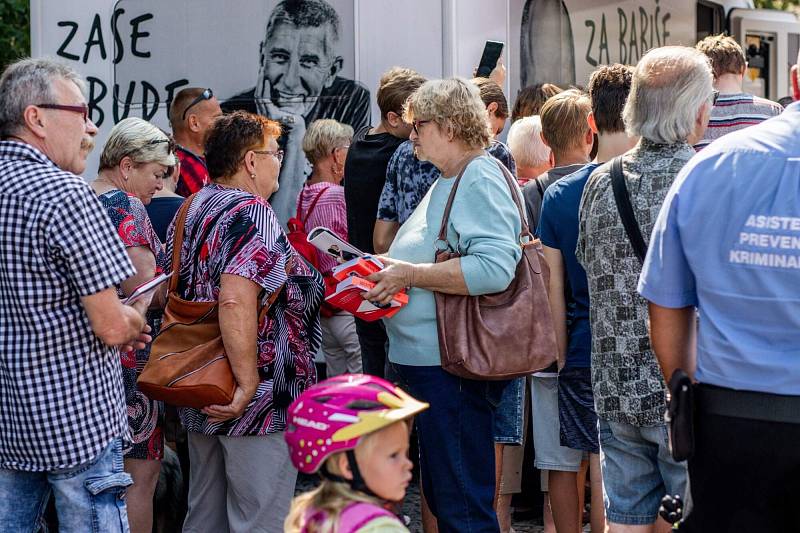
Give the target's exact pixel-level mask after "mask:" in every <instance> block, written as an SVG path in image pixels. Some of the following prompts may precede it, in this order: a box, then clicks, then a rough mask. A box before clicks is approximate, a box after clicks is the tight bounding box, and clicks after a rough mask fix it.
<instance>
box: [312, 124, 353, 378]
mask: <svg viewBox="0 0 800 533" xmlns="http://www.w3.org/2000/svg"><path fill="white" fill-rule="evenodd" d="M352 138H353V128H351V127H350V126H348V125H347V124H342V123H340V122H337V121H335V120H332V119H322V120H315V121H314V122H312V123H311V125H310V126H309V127H308V131H306V135H305V137H303V151H304V152H305V154H306V158H307V159H308V160H309V162H310V163H311V165H312V170H311V176H309V178H308V181H307V182H306V184H305V186H304V187H303V190H302V191H300V195H299V196H298V198H297V217H298V218H299V219H300V220H302V221H304V224H305V229H306V231H309V230H311V229H312V228H315V227H317V226H325V227H326V228H328V229H330V230H331V231H333V232H334V233H335V234H336V235H337V236H338V237H339V238H340V239H342V240H343V241H347V206H346V204H345V200H344V187H342V180H343V179H344V161H345V159H346V158H347V150H348V148H350V140H351V139H352ZM317 260H318V265H319V272H320V273H321V274H322V275H323V276H326V277H327V276H330V275H331V271H332V270H333V267H335V266H336V265H337V262H336V260H335V259H334V258H332V257H331V256H329V255H328V254H324V253H321V252H320V253H318V254H317ZM320 322H321V324H322V351H323V352H324V354H325V367H326V374H327V376H328V377H329V378H330V377H333V376H338V375H339V374H344V373H345V372H346V373H350V374H355V373H359V372H361V346H360V345H359V343H358V335H357V334H356V323H355V320H354V319H353V315H351V314H350V313H348V312H346V311H341V310H339V309H332V308H329V307H326V306H323V312H322V317H321V320H320Z"/></svg>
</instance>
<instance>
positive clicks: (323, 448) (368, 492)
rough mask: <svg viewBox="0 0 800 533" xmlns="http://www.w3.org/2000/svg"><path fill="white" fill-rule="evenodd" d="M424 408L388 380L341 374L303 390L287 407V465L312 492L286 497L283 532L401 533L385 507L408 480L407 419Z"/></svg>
mask: <svg viewBox="0 0 800 533" xmlns="http://www.w3.org/2000/svg"><path fill="white" fill-rule="evenodd" d="M427 408H428V404H426V403H423V402H420V401H418V400H416V399H414V398H412V397H411V396H409V395H408V394H407V393H405V392H404V391H403V390H402V389H400V388H399V387H396V386H394V385H392V384H391V383H389V382H388V381H386V380H384V379H381V378H378V377H375V376H368V375H363V374H345V375H341V376H337V377H335V378H331V379H328V380H325V381H323V382H321V383H318V384H317V385H314V386H313V387H310V388H309V389H308V390H306V391H305V392H304V393H303V394H301V395H300V397H298V398H297V399H296V400H295V401H294V403H292V405H290V406H289V414H288V416H289V419H288V421H287V428H286V433H285V438H286V443H287V444H288V445H289V454H290V456H291V460H292V464H294V466H295V467H296V468H297V469H298V470H299V471H300V472H303V473H306V474H312V473H315V472H318V473H319V474H320V476H321V477H322V483H321V484H320V486H319V487H317V488H316V489H314V490H313V491H310V492H308V493H306V494H302V495H300V496H298V497H296V498H295V499H294V501H293V502H292V508H291V510H290V511H289V516H288V517H287V518H286V522H285V524H284V531H286V532H291V533H368V532H373V531H374V532H377V531H380V532H381V533H395V532H396V533H405V532H407V531H408V529H406V527H405V526H404V525H403V524H402V522H400V520H399V519H398V518H397V516H395V515H394V514H393V513H392V512H390V511H389V510H387V508H386V507H387V505H389V504H391V503H392V502H399V501H401V500H402V499H403V497H404V496H405V492H406V488H407V487H408V483H409V482H410V481H411V466H412V465H411V461H409V459H408V437H409V432H410V422H411V417H413V416H414V415H416V414H417V413H419V412H421V411H424V410H425V409H427Z"/></svg>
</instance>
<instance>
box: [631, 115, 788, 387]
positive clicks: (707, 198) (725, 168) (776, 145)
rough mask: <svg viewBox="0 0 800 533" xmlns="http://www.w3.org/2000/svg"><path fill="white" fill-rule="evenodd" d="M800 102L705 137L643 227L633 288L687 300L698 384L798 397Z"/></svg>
mask: <svg viewBox="0 0 800 533" xmlns="http://www.w3.org/2000/svg"><path fill="white" fill-rule="evenodd" d="M799 190H800V103H795V104H792V105H791V106H789V107H787V108H786V111H784V113H783V114H782V115H779V116H777V117H774V118H772V119H769V120H767V121H765V122H762V123H761V124H758V125H756V126H752V127H749V128H746V129H743V130H740V131H737V132H734V133H731V134H729V135H726V136H724V137H722V138H720V139H719V140H717V141H715V142H713V143H712V144H711V145H709V146H708V147H707V148H705V149H704V150H703V151H702V152H700V153H699V154H698V155H697V156H695V157H694V158H693V159H692V160H690V161H689V163H688V164H687V165H686V166H685V167H684V168H683V170H682V171H681V173H680V174H679V176H678V178H677V179H676V181H675V183H674V184H673V186H672V189H671V190H670V192H669V194H668V196H667V198H666V200H665V202H664V205H663V207H662V209H661V212H660V215H659V217H658V220H657V222H656V225H655V227H654V229H653V234H652V236H651V240H650V247H649V252H648V254H647V258H646V261H645V265H644V268H643V270H642V274H641V278H640V280H639V293H640V294H641V295H642V296H643V297H645V298H646V299H648V300H650V301H651V302H653V303H655V304H657V305H660V306H662V307H668V308H681V307H687V306H697V307H698V309H699V312H700V327H699V332H698V341H697V373H696V376H695V377H696V378H697V380H698V381H700V382H701V383H708V384H711V385H717V386H721V387H728V388H733V389H740V390H751V391H761V392H769V393H775V394H788V395H800V379H798V376H800V292H798V291H799V290H800V194H798V192H799Z"/></svg>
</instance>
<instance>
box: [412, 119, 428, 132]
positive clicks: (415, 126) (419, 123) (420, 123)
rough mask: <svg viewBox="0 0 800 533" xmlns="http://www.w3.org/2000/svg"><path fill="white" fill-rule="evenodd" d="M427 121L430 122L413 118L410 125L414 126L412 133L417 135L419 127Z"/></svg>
mask: <svg viewBox="0 0 800 533" xmlns="http://www.w3.org/2000/svg"><path fill="white" fill-rule="evenodd" d="M428 122H430V120H415V121H414V122H412V123H411V127H412V128H414V133H416V134H417V135H419V127H420V126H422V125H423V124H427V123H428Z"/></svg>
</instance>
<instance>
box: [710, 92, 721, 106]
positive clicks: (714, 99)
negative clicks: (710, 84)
mask: <svg viewBox="0 0 800 533" xmlns="http://www.w3.org/2000/svg"><path fill="white" fill-rule="evenodd" d="M717 100H719V91H717V90H716V89H715V90H713V91H711V105H712V106H713V105H717Z"/></svg>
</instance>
